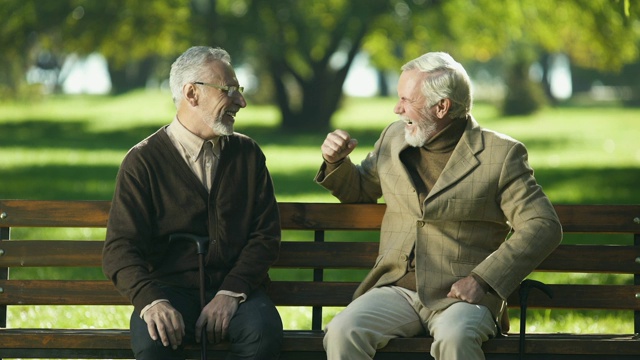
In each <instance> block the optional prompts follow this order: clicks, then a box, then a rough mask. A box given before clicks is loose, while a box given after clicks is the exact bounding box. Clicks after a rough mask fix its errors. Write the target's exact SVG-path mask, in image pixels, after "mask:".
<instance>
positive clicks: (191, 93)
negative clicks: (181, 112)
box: [182, 83, 199, 106]
mask: <svg viewBox="0 0 640 360" xmlns="http://www.w3.org/2000/svg"><path fill="white" fill-rule="evenodd" d="M182 96H184V99H185V101H186V102H187V103H189V105H191V106H198V97H199V93H198V88H197V87H196V86H195V85H194V84H191V83H189V84H185V85H184V86H183V87H182Z"/></svg>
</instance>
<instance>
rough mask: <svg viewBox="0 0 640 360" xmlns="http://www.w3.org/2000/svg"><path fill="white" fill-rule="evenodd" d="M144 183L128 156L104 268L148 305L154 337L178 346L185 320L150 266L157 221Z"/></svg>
mask: <svg viewBox="0 0 640 360" xmlns="http://www.w3.org/2000/svg"><path fill="white" fill-rule="evenodd" d="M143 184H144V179H140V177H139V176H135V175H134V172H132V171H130V168H129V159H128V158H125V161H123V165H122V167H121V169H120V171H119V172H118V178H117V182H116V190H115V193H114V197H113V201H112V206H111V211H110V214H109V222H108V224H107V237H106V240H105V246H104V249H103V270H104V272H105V274H106V275H107V276H108V277H109V278H110V279H111V280H112V281H113V283H114V284H115V286H116V288H117V289H118V290H119V291H120V292H121V293H122V294H124V295H126V296H127V297H128V298H129V300H130V301H131V302H132V303H133V304H134V307H136V309H137V310H138V311H141V310H142V309H143V308H144V310H145V312H144V314H142V315H141V317H142V319H143V320H144V321H145V322H146V323H147V328H148V331H149V335H150V336H151V338H152V339H154V340H155V339H158V338H159V339H161V341H162V343H163V344H164V346H172V347H173V348H174V349H176V348H177V347H178V345H180V344H181V343H182V338H183V336H184V334H185V328H184V320H183V318H182V315H181V314H180V313H179V312H178V311H176V310H175V308H173V306H172V305H171V304H170V303H169V302H168V301H164V300H160V299H165V298H166V297H165V295H164V293H163V292H162V291H161V290H160V289H159V288H157V287H156V286H155V285H154V284H153V281H152V279H151V276H150V273H149V270H148V269H149V265H148V261H147V258H148V252H147V249H148V248H149V247H150V246H151V245H150V239H151V237H152V232H151V229H152V223H153V222H152V220H151V216H150V214H151V210H149V209H147V208H146V204H149V203H150V201H149V196H148V194H147V189H148V187H147V186H145V185H143ZM136 304H137V306H136Z"/></svg>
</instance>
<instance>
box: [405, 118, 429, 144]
mask: <svg viewBox="0 0 640 360" xmlns="http://www.w3.org/2000/svg"><path fill="white" fill-rule="evenodd" d="M403 120H405V122H406V119H403ZM435 133H436V123H435V122H434V121H431V120H428V119H425V120H421V121H419V122H413V128H412V129H407V128H406V127H405V129H404V139H405V141H406V142H407V144H409V145H410V146H413V147H422V146H424V144H426V143H427V141H428V140H429V139H430V138H431V137H432V136H433V135H434V134H435Z"/></svg>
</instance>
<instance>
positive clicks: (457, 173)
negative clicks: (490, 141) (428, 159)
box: [427, 115, 484, 200]
mask: <svg viewBox="0 0 640 360" xmlns="http://www.w3.org/2000/svg"><path fill="white" fill-rule="evenodd" d="M483 149H484V143H483V140H482V133H481V131H480V127H479V125H478V123H477V122H476V121H475V119H474V118H473V117H472V116H471V115H469V118H468V120H467V128H466V129H465V131H464V134H463V135H462V138H461V139H460V142H458V145H456V147H455V149H454V150H453V153H452V154H451V158H450V159H449V161H448V162H447V165H446V166H445V167H444V169H443V170H442V173H441V174H440V177H439V178H438V181H436V183H435V185H434V186H433V189H431V191H429V195H428V196H427V200H428V199H429V198H431V197H433V196H436V195H437V194H438V193H440V192H442V191H444V190H445V189H447V188H449V187H450V186H451V185H453V184H455V183H456V182H458V181H459V180H460V179H462V178H463V177H464V176H465V175H467V174H468V173H469V172H471V170H473V169H474V168H476V167H477V166H478V165H480V162H479V161H478V159H477V158H476V154H478V153H479V152H480V151H482V150H483Z"/></svg>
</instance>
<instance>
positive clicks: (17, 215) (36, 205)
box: [0, 200, 111, 228]
mask: <svg viewBox="0 0 640 360" xmlns="http://www.w3.org/2000/svg"><path fill="white" fill-rule="evenodd" d="M110 206H111V203H110V202H108V201H45V200H0V214H1V213H4V214H5V218H4V219H1V220H0V226H10V227H31V226H35V227H88V228H91V227H106V226H107V217H108V216H109V208H110Z"/></svg>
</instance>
